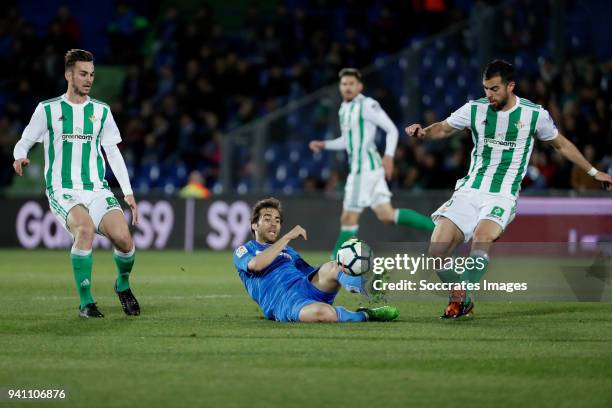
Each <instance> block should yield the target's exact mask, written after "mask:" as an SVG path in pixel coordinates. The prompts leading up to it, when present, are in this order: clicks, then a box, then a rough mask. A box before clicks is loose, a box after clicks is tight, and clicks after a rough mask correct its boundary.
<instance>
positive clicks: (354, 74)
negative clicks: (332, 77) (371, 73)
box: [338, 68, 361, 82]
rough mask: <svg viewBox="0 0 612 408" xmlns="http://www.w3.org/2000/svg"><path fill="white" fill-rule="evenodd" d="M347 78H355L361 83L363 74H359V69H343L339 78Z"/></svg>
mask: <svg viewBox="0 0 612 408" xmlns="http://www.w3.org/2000/svg"><path fill="white" fill-rule="evenodd" d="M345 76H352V77H355V78H357V80H358V81H359V82H361V72H359V70H358V69H357V68H342V69H341V70H340V72H338V78H340V79H342V78H343V77H345Z"/></svg>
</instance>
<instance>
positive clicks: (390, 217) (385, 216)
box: [376, 211, 395, 225]
mask: <svg viewBox="0 0 612 408" xmlns="http://www.w3.org/2000/svg"><path fill="white" fill-rule="evenodd" d="M376 216H377V217H378V219H379V220H380V221H381V222H382V223H383V224H386V225H391V224H395V215H394V214H393V211H385V212H383V213H379V214H376Z"/></svg>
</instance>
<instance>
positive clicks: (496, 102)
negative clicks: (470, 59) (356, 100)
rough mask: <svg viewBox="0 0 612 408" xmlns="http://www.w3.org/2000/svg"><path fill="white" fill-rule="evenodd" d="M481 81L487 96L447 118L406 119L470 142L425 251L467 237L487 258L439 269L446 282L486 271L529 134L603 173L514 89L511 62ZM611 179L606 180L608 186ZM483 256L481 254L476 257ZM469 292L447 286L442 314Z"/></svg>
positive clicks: (437, 134) (445, 249)
mask: <svg viewBox="0 0 612 408" xmlns="http://www.w3.org/2000/svg"><path fill="white" fill-rule="evenodd" d="M482 85H483V87H484V91H485V95H486V98H482V99H478V100H475V101H469V102H468V103H466V104H465V105H463V106H462V107H461V108H460V109H459V110H457V111H455V112H453V113H452V114H451V115H450V116H449V117H448V118H447V119H446V120H445V121H443V122H438V123H434V124H433V125H431V126H428V127H426V128H424V129H423V128H422V127H421V125H420V124H414V125H410V126H408V127H407V128H406V133H407V134H408V135H410V136H416V137H419V138H423V139H443V138H446V137H449V136H451V135H452V134H454V133H455V132H457V131H458V130H463V129H468V130H470V131H471V134H472V141H473V142H474V148H473V149H472V162H471V165H470V170H469V172H468V174H467V175H466V176H465V177H464V178H462V179H460V180H458V181H457V184H456V186H455V193H454V194H453V196H452V197H451V199H450V200H448V201H447V202H446V203H445V204H443V205H442V206H441V207H440V208H439V209H438V210H437V211H436V212H434V213H433V214H432V219H433V220H434V222H435V223H436V228H435V230H434V232H433V234H432V236H431V243H430V249H429V253H430V256H435V257H447V256H450V255H451V254H452V253H453V252H454V250H455V248H456V247H457V245H459V244H460V243H462V242H464V241H465V242H468V241H469V240H470V239H471V240H472V247H471V253H470V255H471V256H472V257H474V258H477V257H480V258H483V259H484V260H485V262H484V263H483V262H479V263H478V264H480V265H483V267H481V268H470V269H467V270H466V271H465V272H464V273H463V274H461V275H460V274H457V273H456V272H455V271H453V270H439V271H436V272H437V274H438V276H439V277H440V279H441V280H442V281H443V282H471V283H477V282H479V281H480V280H481V278H482V276H483V275H484V273H485V272H486V270H487V266H488V250H489V248H490V246H491V244H492V243H493V241H495V240H496V239H498V238H499V237H500V235H501V234H502V232H503V231H504V229H505V228H506V227H507V226H508V224H509V223H510V222H511V221H512V219H513V218H514V215H515V208H516V200H517V198H518V193H519V190H520V188H521V180H522V179H523V177H524V175H525V172H526V171H527V165H528V164H529V156H530V155H531V150H532V149H533V143H534V142H533V138H534V137H535V138H537V139H539V140H541V141H544V142H547V143H548V144H550V145H552V146H553V147H554V148H555V149H556V150H557V151H558V152H559V153H560V154H561V155H563V156H564V157H565V158H567V159H568V160H569V161H571V162H572V163H575V164H576V165H577V166H579V167H580V168H581V169H583V170H584V171H585V172H586V173H588V174H589V175H591V176H592V177H594V178H595V179H596V180H598V181H601V182H603V183H611V182H612V179H611V178H610V176H609V175H608V174H606V173H603V172H601V171H598V170H597V169H595V168H594V167H593V166H592V165H591V164H590V163H589V162H588V161H587V160H586V159H585V158H584V156H583V155H582V154H581V153H580V151H578V149H577V148H576V146H574V144H572V143H571V142H570V141H569V140H567V139H566V138H565V137H564V136H563V135H562V134H561V133H559V131H558V130H557V128H556V126H555V124H554V123H553V121H552V119H551V117H550V114H549V113H548V111H546V110H545V109H543V108H542V107H541V106H540V105H536V104H534V103H533V102H531V101H528V100H527V99H523V98H519V97H518V96H516V95H515V94H514V87H515V81H514V68H513V67H512V65H511V64H509V63H507V62H505V61H500V60H495V61H492V62H490V63H489V64H488V65H487V67H486V68H485V71H484V75H483V81H482ZM609 188H610V185H609V184H608V189H609ZM481 260H482V259H481ZM473 308H474V302H473V298H472V296H471V294H470V293H466V292H465V291H461V290H457V291H451V293H450V296H449V304H448V306H447V308H446V310H445V311H444V314H443V315H442V316H441V317H443V318H457V317H460V316H463V315H467V314H470V313H471V312H472V311H473Z"/></svg>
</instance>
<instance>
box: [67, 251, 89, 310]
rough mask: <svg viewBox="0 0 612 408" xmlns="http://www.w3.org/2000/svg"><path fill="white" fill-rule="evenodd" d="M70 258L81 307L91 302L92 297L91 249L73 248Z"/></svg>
mask: <svg viewBox="0 0 612 408" xmlns="http://www.w3.org/2000/svg"><path fill="white" fill-rule="evenodd" d="M70 260H71V261H72V272H73V273H74V280H75V282H76V286H77V292H79V298H80V299H81V304H80V305H79V307H81V308H83V307H84V306H85V305H87V304H89V303H93V297H92V296H91V268H92V265H93V256H92V254H91V249H90V250H89V251H87V250H82V249H76V248H73V249H72V251H71V252H70Z"/></svg>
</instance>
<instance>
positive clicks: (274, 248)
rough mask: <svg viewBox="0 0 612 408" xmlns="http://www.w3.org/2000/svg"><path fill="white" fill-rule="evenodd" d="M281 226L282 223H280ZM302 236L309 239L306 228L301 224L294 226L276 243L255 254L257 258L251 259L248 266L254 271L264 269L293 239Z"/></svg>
mask: <svg viewBox="0 0 612 408" xmlns="http://www.w3.org/2000/svg"><path fill="white" fill-rule="evenodd" d="M279 228H280V225H279ZM299 237H302V238H304V239H308V236H307V234H306V230H305V229H304V228H302V227H301V226H299V225H296V226H295V227H293V229H292V230H291V231H289V232H288V233H286V234H285V235H283V236H282V237H281V238H280V239H278V240H277V241H276V242H275V243H274V244H272V245H270V246H269V247H268V248H266V249H265V250H264V251H262V252H260V253H259V254H257V256H255V258H253V259H251V260H250V261H249V264H248V268H249V270H250V271H252V272H255V273H257V272H260V271H262V270H263V269H265V268H267V267H268V265H270V264H271V263H272V261H274V260H275V259H276V257H277V256H278V254H280V253H281V251H282V250H283V248H285V247H286V246H287V245H289V242H291V241H292V240H294V239H296V238H299Z"/></svg>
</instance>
